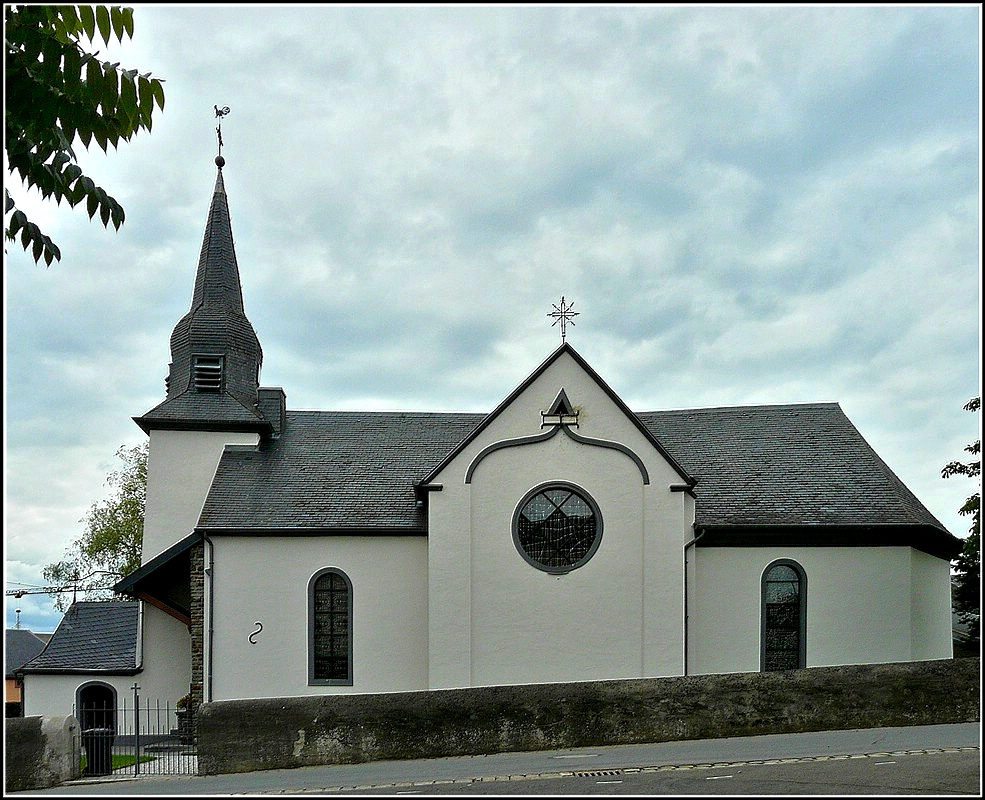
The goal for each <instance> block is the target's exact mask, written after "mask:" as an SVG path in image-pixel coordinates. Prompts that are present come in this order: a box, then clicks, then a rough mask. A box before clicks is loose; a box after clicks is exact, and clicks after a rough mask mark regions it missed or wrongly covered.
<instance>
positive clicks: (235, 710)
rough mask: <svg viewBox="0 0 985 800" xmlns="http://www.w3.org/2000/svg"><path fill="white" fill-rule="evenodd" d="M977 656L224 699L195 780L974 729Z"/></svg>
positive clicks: (202, 723)
mask: <svg viewBox="0 0 985 800" xmlns="http://www.w3.org/2000/svg"><path fill="white" fill-rule="evenodd" d="M979 680H980V659H978V658H962V659H954V660H946V661H944V660H942V661H922V662H912V663H903V664H872V665H862V666H849V667H816V668H811V669H805V670H792V671H788V672H755V673H734V674H726V675H698V676H691V677H679V678H652V679H640V680H625V681H598V682H586V683H566V684H537V685H525V686H495V687H485V688H476V689H449V690H440V691H427V692H399V693H393V694H373V695H318V696H310V697H285V698H268V699H262V700H227V701H221V702H214V703H207V704H205V705H203V706H202V707H201V708H200V710H199V715H198V769H199V774H202V775H211V774H218V773H227V772H246V771H251V770H258V769H284V768H293V767H302V766H312V765H317V764H343V763H356V762H362V761H378V760H385V759H406V758H435V757H443V756H462V755H482V754H488V753H498V752H510V751H513V752H521V751H530V750H552V749H563V748H570V747H597V746H601V745H613V744H640V743H645V742H662V741H675V740H682V739H714V738H722V737H727V736H749V735H754V734H772V733H796V732H801V731H821V730H838V729H856V728H876V727H895V726H907V725H931V724H941V723H955V722H976V721H979V720H980V705H979V688H980V683H979Z"/></svg>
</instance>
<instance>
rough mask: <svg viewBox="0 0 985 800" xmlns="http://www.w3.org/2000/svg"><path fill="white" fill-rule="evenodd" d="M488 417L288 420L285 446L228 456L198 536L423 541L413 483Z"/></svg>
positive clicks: (369, 415) (317, 414)
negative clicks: (248, 533)
mask: <svg viewBox="0 0 985 800" xmlns="http://www.w3.org/2000/svg"><path fill="white" fill-rule="evenodd" d="M484 417H485V415H484V414H455V413H444V414H434V413H426V412H420V413H413V412H395V413H387V412H358V411H353V412H346V411H288V412H287V415H286V424H285V426H284V430H283V432H282V434H281V436H280V437H277V438H269V439H266V440H264V441H263V442H262V444H261V445H260V446H259V447H258V448H256V449H254V448H252V447H245V446H244V447H229V448H227V449H226V451H225V453H224V454H223V456H222V459H221V461H220V462H219V467H218V469H217V471H216V476H215V480H214V481H213V484H212V490H211V491H210V492H209V496H208V499H207V500H206V502H205V506H204V508H203V509H202V514H201V517H200V520H199V527H202V528H219V529H229V528H250V529H285V528H288V529H296V528H309V529H316V530H317V529H325V528H344V529H348V530H351V529H377V530H380V531H396V532H404V533H423V532H424V531H425V530H426V527H427V526H426V517H425V512H424V511H423V509H419V508H417V506H416V501H417V496H416V494H415V492H414V483H415V482H416V481H419V480H420V479H421V478H422V477H424V475H425V474H426V473H427V472H428V471H429V469H430V467H432V466H433V465H434V464H436V463H438V461H439V460H440V459H441V458H442V457H443V456H445V455H446V454H447V453H448V452H449V451H450V450H451V449H452V448H453V447H454V446H455V445H456V444H458V442H460V441H461V440H462V439H464V438H465V436H466V435H467V434H468V433H470V432H471V431H472V429H473V428H475V426H476V425H478V424H479V423H480V422H481V421H482V419H483V418H484Z"/></svg>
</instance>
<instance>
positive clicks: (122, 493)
mask: <svg viewBox="0 0 985 800" xmlns="http://www.w3.org/2000/svg"><path fill="white" fill-rule="evenodd" d="M116 457H117V458H119V459H120V460H121V461H123V467H122V468H121V469H118V470H116V471H114V472H111V473H110V474H109V475H108V476H107V478H106V483H107V484H109V485H110V486H113V487H115V488H116V491H115V492H114V494H113V495H112V496H111V497H110V498H109V499H108V500H104V501H103V502H102V503H94V504H93V505H92V506H91V507H90V508H89V511H88V513H87V514H86V516H85V518H84V519H83V520H81V521H82V522H83V523H84V524H85V533H83V534H82V536H81V537H79V538H78V539H77V540H76V541H75V542H73V543H72V544H71V545H70V546H69V547H68V549H67V550H66V554H65V558H64V559H63V560H62V561H58V562H56V563H54V564H49V565H48V566H46V567H45V568H44V570H43V573H42V574H43V575H44V578H45V580H46V581H48V582H49V584H51V585H52V586H60V587H65V588H66V589H69V588H71V589H73V590H74V591H73V592H72V594H71V595H70V594H68V592H62V593H59V594H56V595H55V608H57V609H58V610H59V611H64V610H65V609H66V608H67V607H68V606H69V604H70V603H71V601H72V597H73V596H74V595H75V593H76V592H79V593H82V594H84V595H86V596H87V597H88V599H90V600H93V599H95V600H99V599H110V598H111V597H112V596H113V595H112V592H111V591H110V589H111V587H112V585H113V584H114V583H116V582H117V581H118V580H120V578H122V577H124V576H126V575H129V574H130V573H131V572H133V571H134V570H136V569H137V568H138V567H139V566H140V549H141V544H142V543H143V539H144V504H145V500H146V497H147V442H144V443H143V444H141V445H137V446H136V447H120V448H119V449H118V450H117V451H116Z"/></svg>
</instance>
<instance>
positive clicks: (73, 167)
mask: <svg viewBox="0 0 985 800" xmlns="http://www.w3.org/2000/svg"><path fill="white" fill-rule="evenodd" d="M4 35H5V42H6V46H7V53H6V59H5V62H4V83H5V89H6V91H5V98H4V99H5V103H4V117H5V124H6V128H5V134H6V136H5V142H4V146H5V149H6V156H7V168H8V170H9V171H10V172H11V173H13V174H16V175H18V176H19V177H20V178H21V181H22V182H23V184H24V185H25V186H26V187H27V188H28V189H37V190H38V191H39V192H40V193H41V196H42V198H44V199H45V200H48V199H51V198H54V199H55V201H56V203H58V204H61V202H62V200H64V201H65V202H67V203H68V204H69V206H71V207H72V208H74V207H75V206H77V205H79V204H81V203H83V202H84V203H85V208H86V210H87V211H88V213H89V219H92V218H93V217H95V216H96V215H97V214H98V215H99V219H100V221H101V222H102V223H103V226H104V227H109V225H110V223H112V224H113V227H114V228H115V229H117V230H119V228H120V226H121V225H122V224H123V221H124V219H125V214H124V211H123V207H122V206H121V205H120V204H119V203H118V202H117V201H116V200H115V199H114V198H113V197H111V196H110V195H109V194H107V192H106V191H105V190H104V189H103V188H102V187H100V186H98V185H96V184H95V183H94V182H93V181H92V179H91V178H89V177H87V176H86V175H84V174H83V172H82V169H81V168H80V167H79V165H78V159H77V157H76V154H75V150H74V149H73V145H74V143H75V141H76V140H79V141H81V142H82V144H83V146H84V147H85V148H86V149H88V148H89V146H90V144H91V143H92V142H93V141H95V142H96V144H97V145H99V147H100V148H102V150H103V152H108V148H109V146H110V145H112V146H113V148H114V149H116V148H117V146H118V145H119V143H120V142H121V141H124V142H125V141H130V139H131V138H132V137H133V136H134V134H135V133H137V132H138V131H140V130H146V131H148V132H149V131H150V130H151V125H152V116H153V113H154V108H155V106H156V107H157V108H158V109H159V110H161V111H163V109H164V86H163V82H162V81H161V80H160V79H158V78H153V77H151V73H149V72H146V73H142V74H140V73H138V71H137V70H135V69H124V68H122V67H121V66H120V64H119V62H110V61H101V60H100V59H99V57H98V56H99V52H98V51H96V52H92V53H90V52H87V51H86V50H85V49H84V48H83V46H82V41H83V39H87V40H88V41H89V43H90V44H95V42H96V40H97V36H98V37H99V38H100V39H102V41H103V42H104V44H105V45H106V46H107V47H108V46H109V44H110V42H111V41H113V39H116V40H118V41H120V42H122V41H123V39H124V37H131V38H132V37H133V9H132V8H120V7H116V6H113V7H107V6H35V5H8V6H4ZM4 195H5V198H4V229H5V230H4V233H5V237H6V240H7V241H11V242H15V241H17V240H18V239H19V240H20V243H21V245H22V246H23V247H24V250H26V251H27V250H30V251H31V254H32V255H33V257H34V261H35V262H36V263H39V262H40V261H41V259H42V258H43V259H44V261H45V264H46V265H48V266H51V262H52V261H53V260H54V261H60V260H61V251H60V250H59V248H58V246H57V245H56V244H55V243H54V242H53V241H52V240H51V238H50V237H48V236H47V235H46V234H45V233H43V232H42V231H41V229H40V228H39V227H38V226H37V225H36V224H35V223H33V222H31V221H30V220H29V219H28V218H27V215H26V214H25V213H24V212H23V211H22V210H20V209H18V208H17V207H16V205H15V203H14V200H13V198H12V197H11V194H10V192H9V190H7V189H5V190H4Z"/></svg>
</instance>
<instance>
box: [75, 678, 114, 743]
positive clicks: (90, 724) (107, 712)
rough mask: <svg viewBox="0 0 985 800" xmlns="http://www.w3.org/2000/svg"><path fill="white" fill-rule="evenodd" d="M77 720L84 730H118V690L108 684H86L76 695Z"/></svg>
mask: <svg viewBox="0 0 985 800" xmlns="http://www.w3.org/2000/svg"><path fill="white" fill-rule="evenodd" d="M75 718H76V719H77V720H78V721H79V725H80V726H81V728H82V730H84V731H87V730H91V729H93V728H111V729H113V730H114V731H115V730H116V689H114V688H113V687H112V686H110V685H109V684H108V683H98V682H93V683H86V684H83V685H82V686H80V687H79V688H78V691H77V692H76V694H75Z"/></svg>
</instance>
